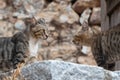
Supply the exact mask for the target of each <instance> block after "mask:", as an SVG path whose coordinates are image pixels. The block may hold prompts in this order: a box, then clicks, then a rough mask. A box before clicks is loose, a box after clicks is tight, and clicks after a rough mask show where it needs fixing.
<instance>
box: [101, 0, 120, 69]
mask: <svg viewBox="0 0 120 80" xmlns="http://www.w3.org/2000/svg"><path fill="white" fill-rule="evenodd" d="M101 19H102V20H101V29H102V31H106V30H108V29H110V28H111V27H115V26H118V25H120V0H101ZM115 70H120V61H116V64H115Z"/></svg>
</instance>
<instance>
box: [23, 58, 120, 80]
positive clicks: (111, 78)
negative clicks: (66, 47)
mask: <svg viewBox="0 0 120 80" xmlns="http://www.w3.org/2000/svg"><path fill="white" fill-rule="evenodd" d="M21 77H23V78H24V79H26V80H119V79H120V71H117V72H112V71H107V70H105V69H103V68H101V67H97V66H90V65H81V64H75V63H70V62H64V61H56V60H50V61H43V62H35V63H32V64H29V65H27V66H25V67H23V68H22V69H21Z"/></svg>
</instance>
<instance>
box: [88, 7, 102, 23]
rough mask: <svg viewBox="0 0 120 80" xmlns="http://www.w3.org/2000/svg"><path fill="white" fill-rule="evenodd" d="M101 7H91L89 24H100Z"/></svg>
mask: <svg viewBox="0 0 120 80" xmlns="http://www.w3.org/2000/svg"><path fill="white" fill-rule="evenodd" d="M100 14H101V9H100V7H98V8H93V12H92V15H91V17H90V24H92V25H100V24H101V15H100Z"/></svg>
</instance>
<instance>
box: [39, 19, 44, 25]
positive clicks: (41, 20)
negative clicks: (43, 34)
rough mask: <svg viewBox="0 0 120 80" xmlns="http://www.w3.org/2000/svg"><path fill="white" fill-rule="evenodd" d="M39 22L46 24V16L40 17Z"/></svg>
mask: <svg viewBox="0 0 120 80" xmlns="http://www.w3.org/2000/svg"><path fill="white" fill-rule="evenodd" d="M38 23H39V24H43V25H45V24H46V21H45V19H44V18H40V19H38Z"/></svg>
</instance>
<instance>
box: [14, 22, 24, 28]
mask: <svg viewBox="0 0 120 80" xmlns="http://www.w3.org/2000/svg"><path fill="white" fill-rule="evenodd" d="M14 26H15V29H18V30H25V28H26V26H25V23H24V22H23V21H22V20H18V21H17V22H16V23H15V25H14Z"/></svg>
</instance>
